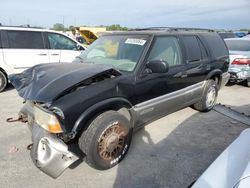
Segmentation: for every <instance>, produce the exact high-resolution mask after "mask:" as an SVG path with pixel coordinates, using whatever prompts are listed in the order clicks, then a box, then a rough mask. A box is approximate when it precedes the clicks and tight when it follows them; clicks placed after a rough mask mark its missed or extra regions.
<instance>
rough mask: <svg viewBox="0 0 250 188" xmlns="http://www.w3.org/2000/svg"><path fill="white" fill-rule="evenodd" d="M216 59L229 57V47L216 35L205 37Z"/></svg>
mask: <svg viewBox="0 0 250 188" xmlns="http://www.w3.org/2000/svg"><path fill="white" fill-rule="evenodd" d="M203 37H204V38H205V40H206V42H207V44H208V45H209V48H210V50H211V51H212V53H213V56H214V57H215V58H218V57H224V56H228V50H227V47H226V45H225V43H224V41H223V39H222V38H221V37H220V36H219V35H218V34H216V33H211V34H206V35H203Z"/></svg>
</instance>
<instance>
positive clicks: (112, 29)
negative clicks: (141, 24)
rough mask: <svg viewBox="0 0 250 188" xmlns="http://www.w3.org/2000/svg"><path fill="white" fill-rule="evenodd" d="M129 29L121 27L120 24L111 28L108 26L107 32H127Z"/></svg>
mask: <svg viewBox="0 0 250 188" xmlns="http://www.w3.org/2000/svg"><path fill="white" fill-rule="evenodd" d="M127 30H128V28H126V27H121V26H120V25H119V24H113V25H110V26H107V31H127Z"/></svg>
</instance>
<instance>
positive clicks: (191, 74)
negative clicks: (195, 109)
mask: <svg viewBox="0 0 250 188" xmlns="http://www.w3.org/2000/svg"><path fill="white" fill-rule="evenodd" d="M181 38H182V42H183V46H184V48H185V50H184V52H185V57H184V59H185V61H186V76H187V79H186V81H187V83H188V85H190V86H192V87H193V90H192V91H191V92H189V95H188V96H187V100H189V101H190V102H191V101H193V100H196V99H199V98H200V97H201V95H202V88H203V86H204V80H205V78H206V75H207V73H208V72H209V71H210V69H211V64H210V63H209V61H210V60H209V56H208V52H207V49H206V48H205V46H204V44H203V43H202V41H201V40H200V38H199V37H198V36H195V35H186V36H182V37H181Z"/></svg>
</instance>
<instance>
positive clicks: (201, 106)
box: [193, 80, 218, 112]
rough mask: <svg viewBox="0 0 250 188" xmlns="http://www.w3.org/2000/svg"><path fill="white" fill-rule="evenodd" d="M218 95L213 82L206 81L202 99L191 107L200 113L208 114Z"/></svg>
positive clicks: (216, 87)
mask: <svg viewBox="0 0 250 188" xmlns="http://www.w3.org/2000/svg"><path fill="white" fill-rule="evenodd" d="M217 95H218V86H217V84H216V82H215V81H214V80H208V81H207V83H206V86H205V88H204V92H203V95H202V98H201V100H200V101H199V102H197V103H196V104H194V105H193V107H194V108H195V109H196V110H198V111H200V112H208V111H210V110H212V109H213V107H214V105H215V103H216V99H217Z"/></svg>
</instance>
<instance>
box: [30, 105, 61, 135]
mask: <svg viewBox="0 0 250 188" xmlns="http://www.w3.org/2000/svg"><path fill="white" fill-rule="evenodd" d="M34 120H35V122H36V123H37V124H38V125H40V126H41V127H42V128H44V129H45V130H47V131H49V132H51V133H61V132H63V130H62V128H61V125H60V122H59V120H58V119H57V117H56V116H55V115H54V114H52V113H49V112H46V111H45V110H42V109H40V108H39V107H37V106H34Z"/></svg>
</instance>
